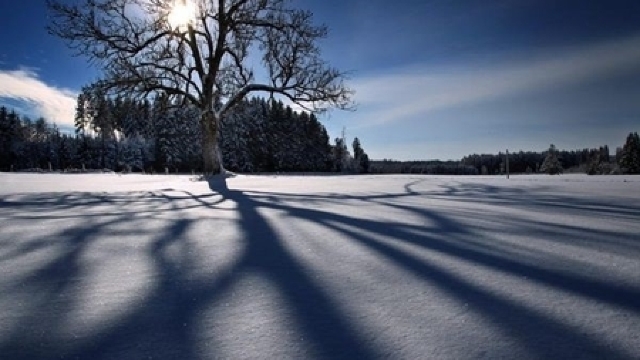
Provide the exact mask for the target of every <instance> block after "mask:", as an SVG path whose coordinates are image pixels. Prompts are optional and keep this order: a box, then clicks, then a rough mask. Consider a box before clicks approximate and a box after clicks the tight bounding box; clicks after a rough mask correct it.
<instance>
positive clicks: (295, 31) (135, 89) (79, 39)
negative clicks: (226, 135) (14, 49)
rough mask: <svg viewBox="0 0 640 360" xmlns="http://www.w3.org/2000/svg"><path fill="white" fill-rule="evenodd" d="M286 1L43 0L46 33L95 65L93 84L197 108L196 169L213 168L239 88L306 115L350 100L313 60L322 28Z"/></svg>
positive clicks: (328, 70) (329, 70) (335, 77)
mask: <svg viewBox="0 0 640 360" xmlns="http://www.w3.org/2000/svg"><path fill="white" fill-rule="evenodd" d="M289 3H290V2H289V1H287V0H193V1H188V0H181V1H180V0H179V1H166V0H82V1H79V3H78V4H76V5H69V4H66V3H64V2H62V1H58V0H48V5H49V9H50V11H51V23H50V24H49V26H48V29H49V32H50V33H51V34H53V35H56V36H58V37H60V38H62V39H63V40H65V41H66V42H67V44H68V45H69V46H70V47H71V48H73V49H75V50H76V51H77V53H78V54H79V55H82V56H86V57H88V58H89V59H90V60H91V61H92V62H94V63H95V64H97V65H99V66H101V67H102V69H103V70H104V76H103V78H102V80H100V81H97V82H96V83H95V84H94V86H95V87H98V88H101V89H102V90H103V91H105V92H107V93H120V94H122V93H126V94H128V95H136V96H140V97H146V96H148V95H150V94H153V93H166V94H168V95H169V96H171V97H175V98H178V99H180V100H181V101H183V103H184V104H185V105H186V104H191V105H193V106H196V107H197V108H198V109H199V111H200V127H201V130H202V135H203V136H202V155H203V161H204V171H205V172H206V173H218V172H220V171H222V170H223V168H222V159H221V153H220V150H219V146H218V137H219V134H220V127H221V126H222V125H223V123H224V121H223V120H224V118H225V115H226V114H227V113H228V112H229V110H231V109H232V108H233V107H234V106H235V105H236V104H238V103H239V102H240V101H241V100H242V99H243V98H244V97H245V96H246V95H247V94H249V93H251V92H258V91H262V92H266V93H271V95H273V94H279V95H281V96H283V97H285V98H287V99H288V100H290V101H291V102H293V103H296V104H298V105H300V106H302V107H304V108H306V109H308V110H313V111H323V110H326V109H328V108H330V107H338V108H342V109H345V108H350V107H351V106H352V103H351V95H352V91H351V90H350V89H348V88H347V87H346V86H345V84H344V79H345V74H344V73H343V72H341V71H339V70H337V69H335V68H333V67H330V66H329V65H328V64H327V63H326V61H325V60H323V59H322V57H321V54H320V49H319V47H318V45H317V41H318V40H319V39H322V38H324V37H326V35H327V28H326V27H325V26H322V25H321V26H318V25H314V24H313V22H312V14H311V13H310V12H309V11H303V10H297V9H293V8H291V7H290V6H289ZM250 53H254V54H255V55H258V57H257V58H259V59H260V60H261V62H260V64H261V66H262V68H263V69H264V72H265V73H266V78H265V79H256V77H255V76H254V69H253V66H254V62H252V61H251V60H250V58H249V54H250ZM255 55H254V56H255ZM253 59H255V57H254V58H253Z"/></svg>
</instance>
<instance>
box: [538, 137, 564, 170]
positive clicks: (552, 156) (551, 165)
mask: <svg viewBox="0 0 640 360" xmlns="http://www.w3.org/2000/svg"><path fill="white" fill-rule="evenodd" d="M540 171H542V172H545V173H547V174H549V175H557V174H560V173H562V164H561V163H560V160H558V151H557V150H556V146H555V145H553V144H551V146H550V147H549V150H547V156H546V157H545V158H544V161H543V162H542V165H541V166H540Z"/></svg>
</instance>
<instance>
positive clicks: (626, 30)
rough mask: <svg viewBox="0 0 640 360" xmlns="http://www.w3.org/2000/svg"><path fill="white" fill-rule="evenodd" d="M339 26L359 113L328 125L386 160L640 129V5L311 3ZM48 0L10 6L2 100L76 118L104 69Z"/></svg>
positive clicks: (592, 138) (618, 139)
mask: <svg viewBox="0 0 640 360" xmlns="http://www.w3.org/2000/svg"><path fill="white" fill-rule="evenodd" d="M294 3H296V4H297V5H296V6H299V7H301V8H307V9H310V10H312V11H313V12H314V14H315V17H316V21H317V22H322V23H326V24H327V25H328V26H329V28H330V35H329V37H328V38H327V39H326V40H324V41H323V42H322V46H323V51H324V55H325V57H326V58H327V59H328V60H329V61H330V62H331V63H332V64H333V65H335V66H337V67H339V68H340V69H342V70H346V71H349V72H350V73H351V80H350V82H349V84H350V85H351V86H352V87H353V88H354V89H355V90H356V97H355V101H356V102H357V103H358V110H357V111H355V112H342V111H332V112H330V113H329V114H328V115H323V116H322V120H323V123H324V124H325V126H326V127H327V129H328V130H329V132H330V135H331V136H332V138H334V137H336V136H338V135H339V134H340V132H341V130H342V129H343V128H346V134H347V137H348V140H349V142H350V141H351V139H352V138H353V137H354V136H357V137H359V138H360V140H361V142H362V145H363V147H364V149H365V151H367V152H368V153H369V155H370V157H372V158H375V159H380V158H394V159H402V160H410V159H435V158H439V159H443V160H444V159H459V158H461V157H462V156H464V155H467V154H471V153H496V152H498V151H504V149H509V150H511V151H518V150H521V149H522V150H535V151H540V150H544V149H546V148H547V147H548V146H549V144H551V143H553V144H555V145H556V146H557V147H559V148H562V149H576V148H584V147H596V146H600V145H605V144H606V145H609V147H610V148H611V150H612V151H613V150H614V149H615V147H616V146H621V145H622V143H623V142H624V140H625V138H626V135H627V134H628V133H629V132H631V131H640V1H634V0H628V1H619V0H612V1H574V0H564V1H563V0H555V1H548V0H495V1H451V0H432V1H428V0H423V1H412V0H397V1H382V0H369V1H364V0H348V1H343V0H323V1H320V0H315V1H312V0H298V1H294ZM46 22H47V13H46V7H45V6H44V1H16V2H14V1H10V2H9V1H5V2H2V4H0V44H2V46H0V103H2V104H6V105H9V106H11V107H14V108H18V109H21V111H24V112H28V113H29V114H33V116H39V115H43V116H45V117H46V118H47V119H50V120H55V121H56V122H57V123H58V124H64V123H72V121H73V119H72V116H73V105H74V102H75V94H76V93H77V92H78V91H79V90H80V88H81V86H82V85H84V84H87V83H89V82H91V81H92V80H93V79H94V78H95V77H96V76H97V72H96V70H95V69H93V68H91V66H89V65H88V64H87V63H86V60H85V59H82V58H76V57H73V56H72V52H71V51H70V50H68V49H67V48H66V47H65V45H64V44H63V43H62V42H61V41H60V40H58V39H56V38H53V37H51V36H49V35H48V34H47V33H46V31H45V29H44V25H45V24H46Z"/></svg>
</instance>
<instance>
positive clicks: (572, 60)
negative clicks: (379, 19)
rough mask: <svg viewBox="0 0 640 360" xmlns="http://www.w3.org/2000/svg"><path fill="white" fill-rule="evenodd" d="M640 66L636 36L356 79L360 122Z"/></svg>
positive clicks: (403, 117) (397, 118)
mask: <svg viewBox="0 0 640 360" xmlns="http://www.w3.org/2000/svg"><path fill="white" fill-rule="evenodd" d="M639 63H640V35H636V36H633V37H629V38H625V39H617V40H614V41H608V42H604V43H599V44H592V45H590V46H583V47H574V48H568V49H563V50H561V51H557V50H556V51H555V52H548V53H542V54H538V55H536V56H535V57H534V59H531V60H525V61H522V60H520V61H513V60H512V61H504V62H502V63H497V64H494V65H492V66H483V67H478V66H474V65H472V64H469V65H465V66H457V67H451V68H442V67H440V68H434V67H426V66H424V67H420V66H418V67H414V68H411V69H402V70H398V71H396V72H392V73H387V74H381V75H377V76H369V77H363V78H359V79H355V82H354V87H355V89H356V91H357V101H358V103H359V104H360V109H361V110H363V111H361V112H360V116H357V117H356V118H362V119H363V122H362V124H359V125H358V126H359V127H360V126H372V125H379V124H384V123H392V122H400V121H406V120H409V119H412V118H415V117H417V116H420V115H423V114H428V113H429V112H432V111H436V110H445V109H449V108H456V107H460V106H465V105H469V104H474V103H479V102H483V101H490V100H496V99H500V98H504V97H507V96H512V95H518V94H526V93H531V92H534V91H540V90H546V89H557V88H562V87H566V86H571V85H576V84H580V83H582V82H586V81H590V80H597V79H602V78H606V77H608V76H613V75H619V74H625V73H627V72H629V71H638V67H637V66H638V64H639ZM371 114H374V115H375V116H371ZM365 119H366V120H365Z"/></svg>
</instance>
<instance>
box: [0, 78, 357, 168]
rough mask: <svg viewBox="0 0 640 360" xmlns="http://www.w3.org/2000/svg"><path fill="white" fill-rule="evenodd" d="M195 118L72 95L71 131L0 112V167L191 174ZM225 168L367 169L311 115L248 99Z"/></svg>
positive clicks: (228, 136)
mask: <svg viewBox="0 0 640 360" xmlns="http://www.w3.org/2000/svg"><path fill="white" fill-rule="evenodd" d="M199 120H200V113H199V111H198V109H196V108H193V107H190V106H183V104H181V102H180V101H179V100H175V99H174V100H171V99H170V98H169V97H166V96H158V97H156V98H154V99H152V100H147V99H145V100H133V99H131V98H122V97H116V98H110V97H107V96H104V95H103V94H96V93H92V92H91V91H90V90H88V89H85V90H84V91H83V92H82V93H81V94H80V95H78V99H77V105H76V115H75V121H74V126H75V133H69V132H64V131H61V130H60V128H58V127H57V126H56V125H55V124H50V123H48V122H47V120H46V119H44V118H39V119H37V120H36V121H32V120H31V119H30V118H28V117H26V116H21V115H19V114H18V113H16V112H15V111H14V110H9V109H7V108H6V107H1V108H0V141H1V145H0V150H1V152H0V170H2V171H12V170H13V171H19V170H27V169H43V170H55V171H89V170H98V169H99V170H112V171H125V172H131V171H132V172H165V171H169V172H171V173H175V172H181V173H191V172H201V171H202V170H203V163H202V149H201V144H202V142H201V141H200V140H201V136H202V135H201V127H200V123H199ZM220 137H221V139H220V152H221V154H222V160H223V164H224V166H225V168H226V169H228V170H230V171H236V172H243V173H253V172H317V171H322V172H332V171H333V172H362V173H365V172H367V171H368V169H369V165H368V161H369V160H368V156H367V154H366V153H365V152H364V150H363V149H362V146H361V144H360V141H359V139H358V138H355V139H354V141H353V155H352V152H350V151H349V150H348V148H347V146H346V144H345V140H344V139H342V138H337V139H335V144H333V145H332V144H331V143H330V138H329V135H328V133H327V131H326V129H325V127H324V126H323V125H322V124H321V123H320V122H319V121H318V119H317V117H316V116H315V115H314V114H313V113H308V112H304V111H302V112H298V111H294V110H293V109H292V108H291V107H290V106H287V105H284V104H283V103H282V101H276V100H267V99H264V98H252V99H249V100H244V101H242V102H240V103H239V104H238V105H237V106H236V107H235V108H234V110H233V111H232V112H230V113H229V114H228V116H226V117H225V119H224V127H222V129H221V134H220Z"/></svg>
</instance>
